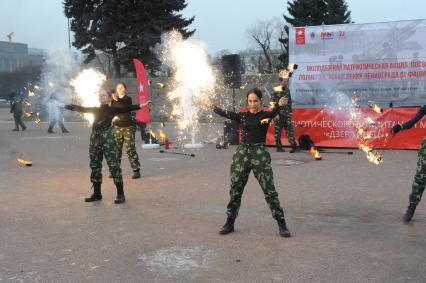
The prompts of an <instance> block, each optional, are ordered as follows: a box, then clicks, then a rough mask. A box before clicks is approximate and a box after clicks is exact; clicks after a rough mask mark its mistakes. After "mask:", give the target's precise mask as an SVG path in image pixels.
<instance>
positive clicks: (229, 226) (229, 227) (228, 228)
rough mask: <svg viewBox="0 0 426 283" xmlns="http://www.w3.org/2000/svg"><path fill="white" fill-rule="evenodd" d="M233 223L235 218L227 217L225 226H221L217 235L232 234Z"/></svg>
mask: <svg viewBox="0 0 426 283" xmlns="http://www.w3.org/2000/svg"><path fill="white" fill-rule="evenodd" d="M234 222H235V218H231V217H228V218H227V219H226V223H225V225H223V227H222V229H220V231H219V234H221V235H226V234H229V233H232V232H234Z"/></svg>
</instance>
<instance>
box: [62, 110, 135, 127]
mask: <svg viewBox="0 0 426 283" xmlns="http://www.w3.org/2000/svg"><path fill="white" fill-rule="evenodd" d="M65 109H68V110H71V111H77V112H82V113H92V114H93V115H94V116H95V119H94V121H93V125H92V128H93V129H96V130H105V129H108V128H110V127H111V126H112V125H111V122H112V118H114V116H115V115H118V114H121V113H127V112H130V111H135V110H139V109H140V106H139V105H138V104H136V105H130V106H123V107H121V106H109V105H108V104H102V105H101V106H100V107H83V106H79V105H75V104H67V105H65Z"/></svg>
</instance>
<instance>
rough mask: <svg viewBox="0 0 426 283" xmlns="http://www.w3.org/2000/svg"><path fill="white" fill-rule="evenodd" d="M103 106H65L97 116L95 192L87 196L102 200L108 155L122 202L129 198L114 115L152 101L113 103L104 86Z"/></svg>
mask: <svg viewBox="0 0 426 283" xmlns="http://www.w3.org/2000/svg"><path fill="white" fill-rule="evenodd" d="M99 102H100V103H101V106H100V107H82V106H79V105H75V104H68V105H65V109H68V110H72V111H78V112H82V113H92V114H93V116H94V120H93V125H92V133H91V135H90V147H89V154H90V169H91V174H90V181H91V182H92V184H93V194H92V195H91V196H90V197H88V198H85V201H86V202H93V201H99V200H101V199H102V194H101V184H102V159H103V156H104V155H105V159H106V161H107V164H108V167H109V170H110V172H111V174H112V178H113V179H114V184H115V186H116V187H117V197H116V198H115V200H114V203H116V204H119V203H123V202H125V201H126V199H125V197H124V186H123V177H122V175H121V168H120V162H119V160H118V147H117V144H116V142H115V138H114V132H113V128H112V119H113V118H114V116H115V115H118V114H121V113H126V112H130V111H134V110H138V109H140V108H142V107H145V106H147V105H149V104H150V103H151V102H150V101H148V102H146V103H143V104H140V105H130V106H123V107H114V106H111V94H109V93H107V92H106V91H104V90H101V91H100V92H99Z"/></svg>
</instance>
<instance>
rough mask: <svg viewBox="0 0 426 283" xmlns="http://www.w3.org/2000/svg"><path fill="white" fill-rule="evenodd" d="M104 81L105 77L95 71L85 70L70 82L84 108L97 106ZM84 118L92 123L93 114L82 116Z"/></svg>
mask: <svg viewBox="0 0 426 283" xmlns="http://www.w3.org/2000/svg"><path fill="white" fill-rule="evenodd" d="M105 80H106V76H105V75H104V74H102V73H100V72H99V71H97V70H95V69H85V70H83V71H81V72H80V73H79V74H78V75H77V77H76V78H75V79H74V80H72V81H71V82H70V84H71V85H72V86H73V87H74V90H75V92H76V93H77V95H78V97H79V98H80V100H81V101H82V105H83V106H86V107H94V106H99V105H100V103H99V95H98V92H99V89H100V87H101V85H102V83H103V82H104V81H105ZM84 118H85V119H86V120H88V121H89V124H90V125H91V124H92V123H93V120H94V117H93V114H87V113H85V114H84Z"/></svg>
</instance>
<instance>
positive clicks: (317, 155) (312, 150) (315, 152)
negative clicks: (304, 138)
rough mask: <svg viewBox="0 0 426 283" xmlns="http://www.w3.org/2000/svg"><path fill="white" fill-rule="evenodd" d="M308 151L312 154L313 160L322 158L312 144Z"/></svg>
mask: <svg viewBox="0 0 426 283" xmlns="http://www.w3.org/2000/svg"><path fill="white" fill-rule="evenodd" d="M309 152H310V153H311V154H312V155H313V156H314V158H315V160H321V159H322V158H321V155H320V153H319V151H318V150H317V149H316V148H315V147H314V146H312V147H311V149H309Z"/></svg>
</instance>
